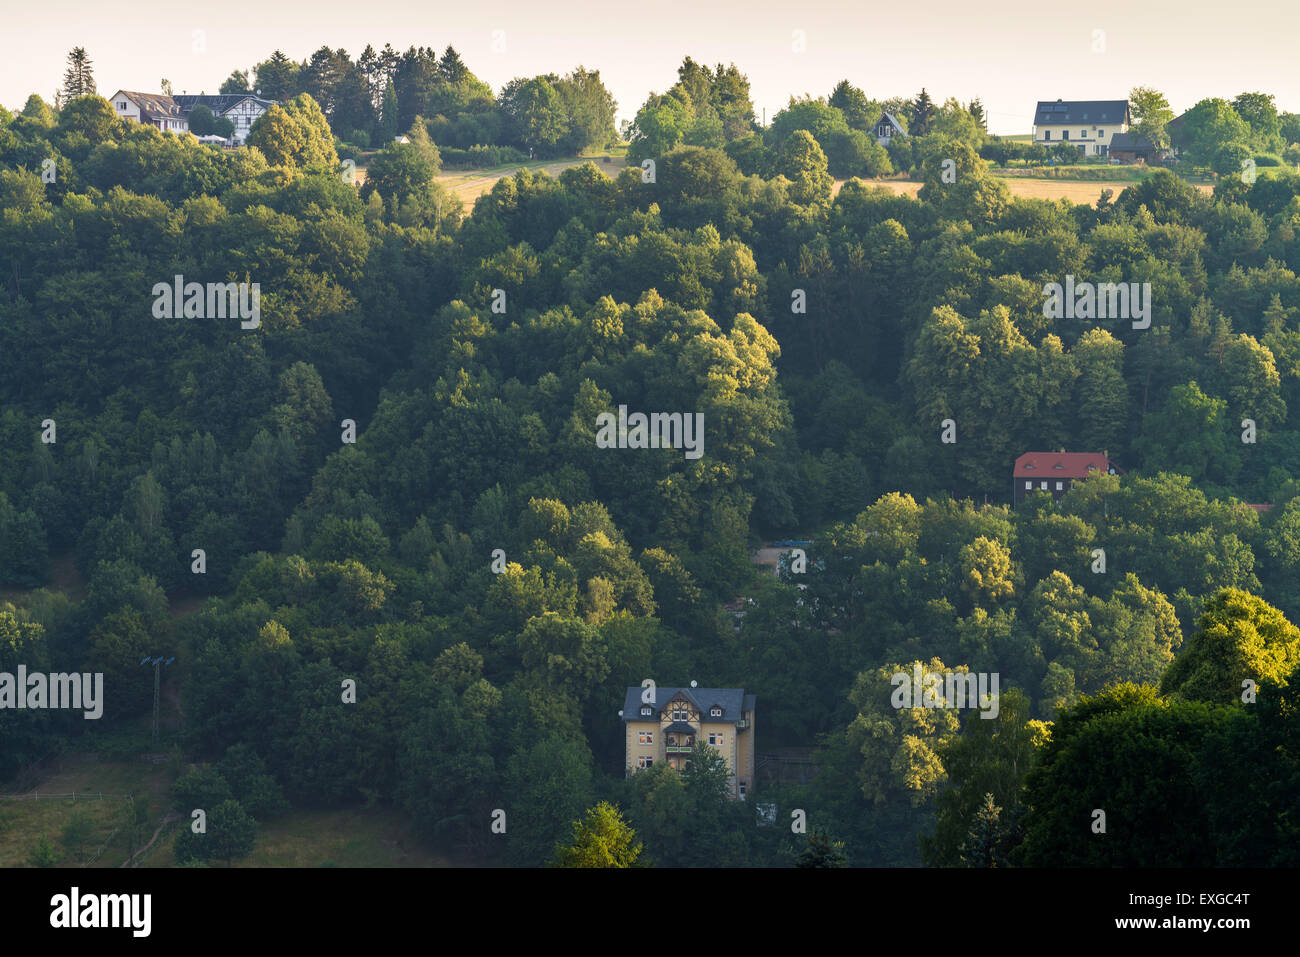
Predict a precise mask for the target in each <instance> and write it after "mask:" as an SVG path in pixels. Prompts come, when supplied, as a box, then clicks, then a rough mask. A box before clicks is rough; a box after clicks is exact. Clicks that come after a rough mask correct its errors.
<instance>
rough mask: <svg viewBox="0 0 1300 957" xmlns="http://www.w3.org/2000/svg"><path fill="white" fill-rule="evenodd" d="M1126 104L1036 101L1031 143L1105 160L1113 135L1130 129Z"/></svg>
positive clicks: (1130, 120)
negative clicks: (1066, 145)
mask: <svg viewBox="0 0 1300 957" xmlns="http://www.w3.org/2000/svg"><path fill="white" fill-rule="evenodd" d="M1132 119H1133V116H1132V113H1131V112H1130V111H1129V105H1128V100H1057V101H1056V102H1052V101H1050V100H1039V101H1038V107H1037V108H1036V109H1035V110H1034V142H1035V143H1038V144H1039V145H1041V146H1045V147H1048V148H1049V149H1050V148H1051V147H1053V146H1055V145H1056V144H1058V143H1069V144H1070V145H1071V146H1077V147H1078V148H1079V150H1080V152H1082V153H1083V155H1085V156H1107V155H1109V153H1110V141H1111V137H1113V136H1114V135H1115V134H1116V133H1127V132H1128V128H1129V127H1130V126H1131V125H1132Z"/></svg>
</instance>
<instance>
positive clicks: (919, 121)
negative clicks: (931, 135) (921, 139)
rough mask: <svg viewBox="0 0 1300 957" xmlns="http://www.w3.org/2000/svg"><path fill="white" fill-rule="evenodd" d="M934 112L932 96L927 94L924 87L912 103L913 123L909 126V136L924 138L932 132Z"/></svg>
mask: <svg viewBox="0 0 1300 957" xmlns="http://www.w3.org/2000/svg"><path fill="white" fill-rule="evenodd" d="M934 112H935V110H934V102H933V101H932V100H931V99H930V94H929V93H927V92H925V87H922V88H921V92H920V93H918V94H917V96H916V99H915V100H913V101H912V107H911V123H909V124H908V133H909V135H911V136H924V135H925V134H926V133H928V132H930V123H931V122H932V121H933V119H934Z"/></svg>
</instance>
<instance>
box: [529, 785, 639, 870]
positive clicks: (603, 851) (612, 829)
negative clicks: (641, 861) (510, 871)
mask: <svg viewBox="0 0 1300 957" xmlns="http://www.w3.org/2000/svg"><path fill="white" fill-rule="evenodd" d="M641 849H642V844H641V842H640V841H637V839H636V832H635V831H633V830H632V828H631V827H629V826H628V824H627V822H626V821H624V820H623V815H622V813H621V812H620V811H619V809H618V807H617V805H612V804H610V803H609V802H608V801H601V802H600V803H599V804H597V805H596V806H595V807H594V808H591V809H590V810H589V811H587V813H586V814H585V815H584V816H583V818H582V819H581V820H578V821H574V822H573V840H572V841H571V842H570V843H569V844H567V845H565V844H556V846H555V857H554V859H553V860H552V862H551V866H552V867H636V866H637V859H638V858H639V857H640V856H641Z"/></svg>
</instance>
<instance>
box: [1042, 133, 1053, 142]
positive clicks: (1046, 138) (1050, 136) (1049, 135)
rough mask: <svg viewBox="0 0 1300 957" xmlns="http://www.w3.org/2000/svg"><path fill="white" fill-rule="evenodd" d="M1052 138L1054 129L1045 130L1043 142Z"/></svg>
mask: <svg viewBox="0 0 1300 957" xmlns="http://www.w3.org/2000/svg"><path fill="white" fill-rule="evenodd" d="M1051 138H1052V131H1051V130H1043V142H1047V141H1048V140H1050V139H1051Z"/></svg>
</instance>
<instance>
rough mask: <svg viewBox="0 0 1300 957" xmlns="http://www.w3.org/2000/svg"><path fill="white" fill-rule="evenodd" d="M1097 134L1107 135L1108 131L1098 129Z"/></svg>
mask: <svg viewBox="0 0 1300 957" xmlns="http://www.w3.org/2000/svg"><path fill="white" fill-rule="evenodd" d="M1097 135H1098V136H1105V135H1106V131H1105V130H1098V131H1097Z"/></svg>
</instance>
